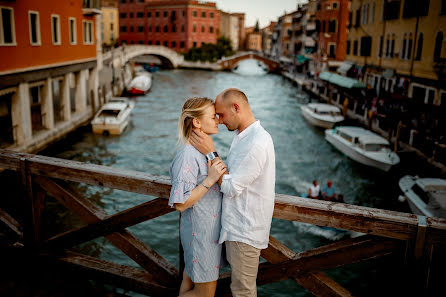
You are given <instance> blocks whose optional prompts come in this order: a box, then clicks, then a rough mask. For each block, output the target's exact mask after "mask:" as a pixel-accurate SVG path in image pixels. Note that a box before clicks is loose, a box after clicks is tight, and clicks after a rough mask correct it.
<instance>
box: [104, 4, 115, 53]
mask: <svg viewBox="0 0 446 297" xmlns="http://www.w3.org/2000/svg"><path fill="white" fill-rule="evenodd" d="M101 10H102V22H101V39H102V44H105V45H114V44H115V43H116V42H117V41H118V40H119V16H118V13H119V11H118V8H117V7H102V8H101Z"/></svg>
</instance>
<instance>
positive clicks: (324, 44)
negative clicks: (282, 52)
mask: <svg viewBox="0 0 446 297" xmlns="http://www.w3.org/2000/svg"><path fill="white" fill-rule="evenodd" d="M350 2H351V1H350V0H321V1H320V2H319V3H318V4H317V10H316V14H315V15H316V30H317V31H318V55H319V57H320V62H322V63H325V62H327V61H328V66H331V65H330V62H331V61H333V63H332V65H333V66H336V63H337V64H340V63H341V62H342V61H344V60H345V57H346V49H347V34H348V30H347V25H348V22H349V13H350ZM335 61H337V62H335ZM337 66H339V65H337Z"/></svg>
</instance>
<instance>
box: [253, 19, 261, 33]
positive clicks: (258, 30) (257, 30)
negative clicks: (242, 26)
mask: <svg viewBox="0 0 446 297" xmlns="http://www.w3.org/2000/svg"><path fill="white" fill-rule="evenodd" d="M254 32H257V33H258V32H260V28H259V20H258V19H257V21H256V26H255V28H254Z"/></svg>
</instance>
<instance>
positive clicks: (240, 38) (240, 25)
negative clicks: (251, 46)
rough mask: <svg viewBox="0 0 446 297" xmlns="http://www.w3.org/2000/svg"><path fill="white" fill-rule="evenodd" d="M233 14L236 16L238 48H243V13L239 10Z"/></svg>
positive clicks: (244, 36)
mask: <svg viewBox="0 0 446 297" xmlns="http://www.w3.org/2000/svg"><path fill="white" fill-rule="evenodd" d="M233 15H235V16H237V17H238V29H239V32H238V45H239V48H238V49H239V50H243V49H244V46H245V38H246V35H245V14H244V13H241V12H237V13H233Z"/></svg>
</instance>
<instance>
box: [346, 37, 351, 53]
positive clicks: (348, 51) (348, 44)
mask: <svg viewBox="0 0 446 297" xmlns="http://www.w3.org/2000/svg"><path fill="white" fill-rule="evenodd" d="M350 47H351V41H350V40H347V49H346V52H347V55H350Z"/></svg>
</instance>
